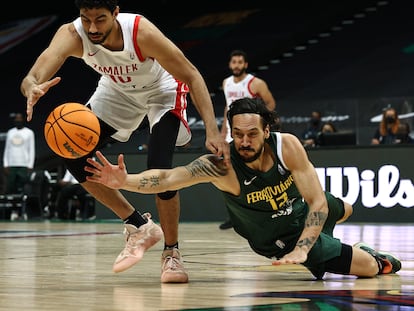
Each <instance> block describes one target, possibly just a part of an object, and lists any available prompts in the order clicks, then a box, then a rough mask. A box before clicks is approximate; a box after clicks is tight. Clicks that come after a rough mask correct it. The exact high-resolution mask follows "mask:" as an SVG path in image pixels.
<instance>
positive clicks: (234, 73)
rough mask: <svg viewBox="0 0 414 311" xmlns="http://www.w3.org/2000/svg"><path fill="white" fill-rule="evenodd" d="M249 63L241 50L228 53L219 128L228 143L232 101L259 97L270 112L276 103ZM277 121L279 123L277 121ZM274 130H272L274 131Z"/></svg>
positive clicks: (224, 226) (226, 225) (225, 225)
mask: <svg viewBox="0 0 414 311" xmlns="http://www.w3.org/2000/svg"><path fill="white" fill-rule="evenodd" d="M248 66H249V62H248V59H247V53H246V52H245V51H242V50H233V51H232V52H231V53H230V60H229V69H230V72H231V75H230V76H228V77H226V78H225V79H224V80H223V83H222V87H223V92H224V97H225V99H226V105H225V106H224V114H223V123H222V126H221V133H222V135H223V137H224V138H225V139H226V141H227V142H228V143H230V142H231V141H232V140H233V138H232V137H231V130H230V125H229V122H228V120H227V111H228V109H229V107H230V105H231V103H232V102H233V101H235V100H236V99H240V98H244V97H246V98H255V97H259V98H261V99H262V100H263V102H264V103H265V105H266V108H267V109H269V110H270V111H273V110H275V108H276V101H275V99H274V98H273V95H272V93H271V92H270V90H269V87H268V86H267V83H266V82H265V81H264V80H262V79H260V78H258V77H256V76H254V75H253V74H251V73H248V72H247V68H248ZM277 121H280V120H279V119H278V120H277ZM278 126H280V123H275V128H277V127H278ZM275 128H274V129H275ZM232 227H233V225H232V223H231V221H230V218H229V219H227V220H225V221H224V222H223V223H222V224H220V226H219V228H220V229H221V230H225V229H230V228H232Z"/></svg>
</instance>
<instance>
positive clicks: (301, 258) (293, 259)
mask: <svg viewBox="0 0 414 311" xmlns="http://www.w3.org/2000/svg"><path fill="white" fill-rule="evenodd" d="M306 259H308V254H307V252H306V251H305V250H303V249H301V248H300V247H295V249H294V250H293V251H291V252H290V253H288V254H286V255H285V256H283V257H282V258H279V259H277V260H274V261H273V262H272V265H274V266H279V265H284V264H301V263H304V262H305V261H306Z"/></svg>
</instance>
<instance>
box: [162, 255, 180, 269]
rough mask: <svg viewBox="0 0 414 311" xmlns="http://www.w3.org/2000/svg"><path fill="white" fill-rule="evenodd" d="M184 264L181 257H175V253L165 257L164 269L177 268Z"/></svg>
mask: <svg viewBox="0 0 414 311" xmlns="http://www.w3.org/2000/svg"><path fill="white" fill-rule="evenodd" d="M181 266H182V264H181V261H180V259H179V258H176V257H174V255H173V254H172V255H167V256H166V257H164V267H163V268H164V269H165V270H167V269H168V270H177V268H178V269H179V268H180V267H181Z"/></svg>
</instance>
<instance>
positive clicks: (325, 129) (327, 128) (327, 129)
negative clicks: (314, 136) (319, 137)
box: [321, 122, 337, 133]
mask: <svg viewBox="0 0 414 311" xmlns="http://www.w3.org/2000/svg"><path fill="white" fill-rule="evenodd" d="M321 132H322V133H336V132H337V130H336V127H335V125H334V124H333V123H332V122H325V123H324V124H323V126H322V130H321Z"/></svg>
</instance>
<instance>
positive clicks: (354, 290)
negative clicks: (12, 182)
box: [0, 221, 414, 311]
mask: <svg viewBox="0 0 414 311" xmlns="http://www.w3.org/2000/svg"><path fill="white" fill-rule="evenodd" d="M218 225H219V224H218V223H182V224H181V225H180V248H181V250H182V254H183V256H184V261H185V266H186V268H187V269H188V272H189V275H190V283H188V284H161V283H160V256H161V247H162V243H161V242H160V243H158V244H157V245H156V246H154V247H153V248H152V249H150V250H149V251H148V252H147V253H146V254H145V256H144V258H143V260H142V261H141V262H140V263H139V264H137V265H136V266H134V267H132V268H131V269H130V270H127V271H125V272H122V273H119V274H114V273H113V272H112V271H111V268H112V263H113V261H114V259H115V257H116V256H117V255H118V253H119V252H120V250H121V249H122V248H123V244H124V243H123V236H122V234H121V232H122V229H123V227H122V224H121V223H120V222H117V221H114V222H89V223H75V222H74V223H62V222H48V221H44V222H43V221H39V222H30V221H29V222H6V221H4V222H0V270H1V278H0V310H8V311H10V310H19V311H20V310H42V311H44V310H53V311H57V310H59V311H67V310H76V311H82V310H88V311H91V310H99V311H103V310H111V311H118V310H119V311H121V310H122V311H123V310H135V311H136V310H145V311H146V310H149V311H152V310H227V311H229V310H243V311H247V310H249V311H250V310H414V226H409V225H390V224H387V225H373V224H372V225H370V224H368V225H359V224H341V225H339V226H337V229H336V235H337V236H338V237H340V238H342V239H343V241H344V242H346V243H349V244H354V243H355V242H359V241H364V242H366V243H369V244H371V245H373V246H375V247H376V248H380V249H384V250H387V251H390V252H393V253H394V254H395V255H397V256H398V257H400V259H401V260H402V266H403V268H402V270H401V271H400V272H399V273H398V274H395V275H383V276H379V277H376V278H373V279H357V278H355V277H351V276H338V275H333V274H327V275H326V277H325V280H323V281H315V280H313V278H312V276H311V275H310V273H309V272H307V270H305V269H304V268H302V267H301V266H298V265H289V266H282V267H280V266H279V267H275V266H271V261H270V260H268V259H266V258H263V257H260V256H258V255H256V254H254V253H253V252H252V251H251V250H250V248H249V247H248V245H247V244H246V242H245V241H244V240H242V239H241V238H240V237H238V236H237V235H236V234H235V233H234V231H233V230H232V229H230V230H224V231H222V230H219V228H218Z"/></svg>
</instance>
